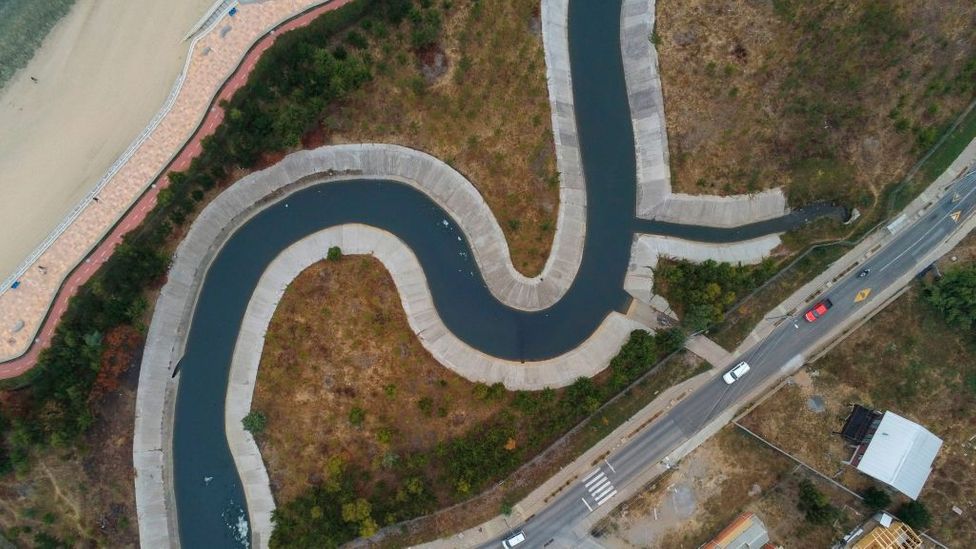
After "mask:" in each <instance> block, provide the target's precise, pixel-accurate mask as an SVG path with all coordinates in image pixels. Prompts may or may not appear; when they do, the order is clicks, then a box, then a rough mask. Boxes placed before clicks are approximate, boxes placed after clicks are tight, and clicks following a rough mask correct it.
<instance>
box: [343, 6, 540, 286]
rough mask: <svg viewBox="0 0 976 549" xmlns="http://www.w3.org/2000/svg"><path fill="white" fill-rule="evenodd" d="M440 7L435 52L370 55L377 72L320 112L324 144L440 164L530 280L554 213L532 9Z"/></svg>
mask: <svg viewBox="0 0 976 549" xmlns="http://www.w3.org/2000/svg"><path fill="white" fill-rule="evenodd" d="M444 6H449V7H446V8H444V9H443V10H442V13H443V14H444V23H443V25H444V33H443V37H442V39H441V41H440V47H439V48H437V49H433V50H431V51H425V52H421V53H420V54H419V55H415V54H414V53H411V52H410V46H409V44H408V40H409V37H399V38H394V40H393V41H392V42H393V44H397V46H396V47H393V48H391V49H390V51H388V52H382V51H377V52H373V55H374V57H375V58H376V59H381V60H383V61H381V62H380V63H378V65H377V70H376V73H377V74H376V75H375V78H374V80H373V82H372V83H371V84H370V85H368V86H365V87H364V88H363V89H362V90H359V91H357V92H356V93H355V94H354V95H353V97H352V98H351V99H348V100H346V101H345V102H343V104H342V105H341V106H340V107H338V108H336V109H335V110H333V111H332V112H330V113H329V114H328V116H327V118H326V126H327V127H329V128H330V129H333V128H337V129H336V130H335V131H334V133H333V134H332V135H329V136H327V138H328V142H332V143H350V142H353V143H355V142H384V143H397V144H401V145H406V146H409V147H413V148H417V149H420V150H423V151H425V152H428V153H430V154H432V155H434V156H436V157H437V158H439V159H441V160H443V161H445V162H447V163H448V164H450V165H451V166H453V167H454V168H455V169H457V170H458V171H460V172H461V173H463V174H464V175H465V176H466V177H468V179H469V180H470V181H471V182H472V183H474V185H475V186H476V187H477V188H478V190H479V191H481V193H482V194H483V195H484V196H485V199H486V200H487V202H488V205H489V206H490V207H491V210H492V212H493V213H494V214H495V216H496V217H497V219H498V222H499V224H500V225H501V228H502V230H503V231H504V233H505V236H506V238H507V239H508V245H509V248H511V251H512V259H513V261H514V264H515V268H516V269H518V270H519V271H522V272H523V273H524V274H526V275H530V276H531V275H535V274H538V272H539V271H540V270H541V269H542V266H543V265H544V264H545V261H546V259H547V258H548V256H549V248H550V246H551V244H552V237H553V234H554V231H555V221H556V214H557V210H558V206H559V192H558V191H559V177H558V173H557V171H556V163H555V153H554V148H553V139H552V126H551V120H550V110H549V94H548V89H547V87H546V65H545V57H544V52H543V48H542V34H541V30H540V29H541V24H540V20H539V2H538V0H502V1H495V2H491V3H490V4H486V3H481V2H444ZM392 52H397V53H392ZM420 60H422V61H420Z"/></svg>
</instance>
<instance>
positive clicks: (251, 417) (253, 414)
mask: <svg viewBox="0 0 976 549" xmlns="http://www.w3.org/2000/svg"><path fill="white" fill-rule="evenodd" d="M241 423H243V424H244V430H245V431H248V432H250V433H251V434H252V435H258V434H261V433H263V432H264V429H265V428H266V427H267V426H268V418H267V416H265V415H264V412H261V411H259V410H251V411H250V412H249V413H248V414H247V415H246V416H244V419H242V420H241Z"/></svg>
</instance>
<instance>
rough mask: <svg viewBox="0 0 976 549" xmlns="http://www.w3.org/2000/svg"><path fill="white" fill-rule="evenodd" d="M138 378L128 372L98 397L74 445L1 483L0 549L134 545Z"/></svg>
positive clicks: (10, 398) (10, 405) (9, 400)
mask: <svg viewBox="0 0 976 549" xmlns="http://www.w3.org/2000/svg"><path fill="white" fill-rule="evenodd" d="M130 363H131V362H130ZM127 365H128V364H127ZM138 378H139V372H138V368H131V369H129V371H127V372H125V373H124V374H123V375H122V378H121V379H120V381H121V384H120V386H118V387H115V388H114V389H112V390H110V391H109V392H107V393H106V394H105V395H104V396H103V397H101V399H100V402H99V403H98V405H97V406H96V407H95V412H96V415H97V419H96V421H95V424H94V425H93V427H92V429H91V430H90V431H89V432H88V433H87V434H86V435H85V436H84V437H83V439H82V440H81V441H80V442H79V443H77V444H72V445H71V446H66V447H63V448H52V449H49V450H47V451H46V452H44V453H43V454H36V455H34V456H32V458H31V459H32V466H31V468H30V470H29V471H27V472H26V473H21V474H17V475H6V476H4V477H2V478H0V528H2V529H3V531H2V534H0V536H2V537H0V545H2V539H3V538H6V539H8V540H10V541H12V542H15V543H17V544H18V545H21V546H25V547H30V546H48V545H43V544H44V543H45V542H49V541H51V540H54V539H56V540H60V541H61V542H64V543H67V544H68V545H69V546H78V547H88V546H91V547H96V546H102V547H120V548H121V547H136V546H137V545H138V524H137V522H136V509H135V487H134V484H133V478H134V475H135V472H134V470H133V468H132V428H133V423H132V418H133V417H134V415H135V400H136V386H137V383H138ZM5 397H6V398H5V399H4V401H3V407H4V409H5V410H11V409H15V408H16V406H17V404H16V402H15V401H16V399H17V398H18V395H17V394H16V393H7V394H6V395H5ZM38 536H40V537H38Z"/></svg>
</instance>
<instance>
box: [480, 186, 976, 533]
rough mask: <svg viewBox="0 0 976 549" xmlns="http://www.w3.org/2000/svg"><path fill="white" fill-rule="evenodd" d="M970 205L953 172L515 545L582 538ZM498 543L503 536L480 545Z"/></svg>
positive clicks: (537, 518) (973, 201)
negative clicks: (624, 495)
mask: <svg viewBox="0 0 976 549" xmlns="http://www.w3.org/2000/svg"><path fill="white" fill-rule="evenodd" d="M955 195H958V199H957V200H954V198H955ZM974 209H976V170H973V171H970V172H969V173H968V174H966V175H965V176H963V177H962V178H960V179H958V180H956V182H954V183H953V188H952V189H950V191H949V192H947V193H946V194H945V196H944V197H943V198H942V199H941V200H940V201H939V202H938V203H937V204H935V205H933V206H932V207H931V208H930V209H929V211H928V212H926V213H925V215H924V216H923V217H922V218H920V219H918V220H917V221H916V222H915V223H913V224H910V220H906V221H905V222H903V223H901V224H900V226H899V227H898V228H893V232H894V238H893V239H892V240H890V241H889V242H888V244H887V245H885V246H884V247H883V248H882V249H881V250H879V251H877V252H876V253H875V254H874V255H873V256H872V257H870V258H869V259H868V260H867V261H865V262H864V264H863V265H860V266H858V267H857V268H855V269H852V270H851V272H850V273H848V274H847V275H846V276H845V277H844V278H842V279H841V280H839V281H837V282H836V283H835V284H834V285H833V286H832V287H831V288H830V289H829V290H827V291H826V292H824V293H823V294H822V298H829V299H830V300H831V301H832V302H833V307H832V308H831V309H830V310H829V311H828V312H827V313H826V314H825V315H824V316H823V317H822V318H821V319H819V320H818V321H816V322H814V323H809V322H807V321H806V320H804V319H803V313H805V312H806V310H802V311H799V312H798V313H797V316H796V317H792V318H784V319H783V321H782V322H781V323H780V324H779V326H778V327H777V328H775V329H774V330H773V331H772V332H771V333H770V334H769V336H767V337H766V338H765V339H764V340H763V341H762V342H760V343H758V344H757V345H755V346H754V347H752V348H751V349H749V350H748V351H747V352H746V353H744V354H743V355H742V356H739V357H736V359H735V360H734V361H733V364H737V363H738V362H739V361H742V360H745V361H746V362H748V363H749V365H750V366H751V367H752V370H751V371H750V372H749V373H748V374H746V375H745V376H744V377H742V378H741V379H740V380H739V381H737V382H736V383H735V384H733V385H726V384H725V382H724V381H723V380H722V378H721V376H715V377H714V378H713V379H712V380H711V381H709V382H708V383H707V384H706V385H705V386H703V387H701V388H700V389H699V390H698V391H696V392H695V393H693V394H691V395H689V396H687V397H685V399H684V400H682V401H681V402H679V403H678V404H676V405H675V406H674V408H672V409H671V410H670V411H669V412H668V413H667V414H665V415H663V416H662V417H661V418H659V419H658V420H657V421H656V422H655V423H654V424H652V425H651V426H650V427H649V428H647V429H645V430H644V431H643V432H641V433H640V434H638V435H637V436H635V437H634V438H633V439H631V440H630V441H628V442H627V443H626V444H625V445H624V446H622V447H620V448H619V449H618V450H616V451H614V452H613V453H611V455H609V456H607V459H606V461H605V462H604V463H602V464H601V465H600V466H599V467H597V468H594V470H593V471H592V472H591V473H589V474H587V475H584V476H583V477H582V478H581V479H580V480H578V481H576V482H575V483H574V485H573V486H572V487H571V488H568V489H566V490H565V491H564V492H563V493H562V494H561V495H560V496H559V497H558V498H557V499H555V500H553V502H552V503H551V504H550V505H549V506H548V507H547V508H546V509H545V510H543V511H541V512H539V513H537V514H536V515H534V516H532V517H531V518H530V520H529V522H527V523H526V524H522V525H515V524H513V525H512V527H513V530H519V529H522V530H524V532H525V535H526V541H525V543H523V544H521V545H520V546H519V547H525V548H535V547H549V548H556V547H578V546H580V543H581V541H582V539H583V537H585V536H586V534H587V532H585V531H583V532H580V531H577V530H578V528H577V526H578V525H579V524H580V522H581V521H582V520H583V519H584V518H585V517H586V516H587V515H588V514H589V513H591V512H592V510H594V509H596V508H597V507H598V506H599V505H611V506H612V505H615V504H618V503H620V500H619V498H618V497H617V495H616V492H617V489H618V488H620V487H621V486H624V485H626V484H628V483H629V482H630V481H631V480H633V479H634V478H636V477H637V476H638V475H639V474H640V473H641V472H642V471H643V470H645V468H647V467H649V466H652V465H654V464H655V463H657V462H659V461H661V460H662V459H663V458H664V457H665V456H667V455H668V454H669V453H671V452H672V451H673V450H674V449H676V448H677V447H678V446H679V445H681V444H682V443H684V442H685V441H687V440H688V439H689V438H691V437H692V436H694V435H695V433H697V432H698V431H699V430H701V429H702V428H704V427H705V426H706V425H707V424H708V423H709V422H710V421H711V420H713V419H714V418H715V417H716V416H718V415H719V414H721V413H722V412H724V411H726V410H728V409H729V408H730V407H733V406H736V405H741V404H744V403H745V400H746V399H747V397H748V395H749V393H750V392H751V391H752V390H753V389H755V388H756V387H757V386H759V385H760V384H762V383H763V382H764V381H766V380H768V379H769V378H771V377H774V376H780V375H782V372H784V371H785V370H787V369H788V368H786V366H787V365H788V364H789V363H790V362H791V361H793V360H794V359H796V360H800V359H802V356H803V355H804V354H805V353H808V352H810V351H811V350H812V349H811V347H812V346H813V345H814V344H815V343H816V342H817V341H818V340H819V339H821V338H823V337H824V336H826V335H827V332H828V331H829V330H830V328H831V327H832V326H833V325H835V324H836V323H837V322H839V321H840V320H842V319H844V318H846V317H849V316H851V315H853V314H855V312H857V310H858V309H859V308H863V307H865V306H869V305H871V304H872V300H873V299H874V297H875V296H877V295H878V294H879V293H880V292H881V291H882V290H884V289H885V288H888V287H889V286H891V285H893V284H895V283H896V282H897V280H898V279H899V278H900V277H902V276H903V275H905V274H907V273H909V272H912V271H916V272H917V271H920V270H922V269H924V268H925V267H927V265H919V262H920V260H921V259H922V258H923V257H924V256H925V255H926V254H927V253H929V252H931V251H932V250H933V249H934V248H936V247H937V246H938V245H939V244H940V243H942V242H943V241H944V240H945V239H946V238H947V237H948V236H949V235H950V234H951V233H952V232H953V231H954V230H955V229H956V227H958V226H959V223H960V222H961V221H962V220H964V219H966V218H968V217H969V216H971V215H972V214H973V212H974ZM957 211H958V212H960V213H959V216H958V220H956V219H953V217H952V214H953V213H954V212H957ZM890 226H891V225H889V227H890ZM885 230H887V229H885ZM864 269H870V273H869V274H868V275H867V276H865V277H862V278H858V277H857V275H858V273H860V272H861V271H862V270H864ZM864 289H870V293H869V294H868V296H867V298H866V299H864V300H862V301H860V302H855V298H856V296H857V294H858V293H859V292H861V291H862V290H864ZM818 301H819V300H818ZM814 303H816V301H814ZM812 305H813V303H812V304H811V306H812ZM499 546H501V538H498V539H496V540H493V541H492V542H490V543H488V544H485V545H483V547H499Z"/></svg>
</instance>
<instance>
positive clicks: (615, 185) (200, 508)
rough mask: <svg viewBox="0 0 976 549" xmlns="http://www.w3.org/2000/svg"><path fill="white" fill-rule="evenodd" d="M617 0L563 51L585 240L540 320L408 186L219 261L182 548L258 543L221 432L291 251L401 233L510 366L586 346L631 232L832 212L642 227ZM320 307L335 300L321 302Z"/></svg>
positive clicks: (625, 298) (191, 366) (469, 323)
mask: <svg viewBox="0 0 976 549" xmlns="http://www.w3.org/2000/svg"><path fill="white" fill-rule="evenodd" d="M620 9H621V0H601V1H599V2H597V1H592V0H571V1H570V17H569V37H570V39H569V54H570V64H571V68H572V75H573V78H572V82H573V95H574V100H575V101H574V103H575V115H576V126H577V132H578V139H579V144H580V152H581V157H582V167H583V173H584V175H585V180H586V190H585V197H586V210H585V212H586V233H585V239H584V246H583V253H582V260H581V262H580V265H579V269H578V271H577V273H576V276H575V279H573V281H572V284H571V285H570V286H569V289H568V290H567V291H566V293H565V294H564V295H563V296H562V298H561V299H559V300H558V301H557V302H556V303H555V304H554V305H552V306H551V307H548V308H546V309H542V310H538V311H528V310H521V309H516V308H513V307H510V306H508V305H506V304H503V303H501V302H500V301H499V300H498V299H496V297H495V295H493V293H492V291H491V289H490V288H489V286H488V284H486V281H485V277H484V276H483V273H482V270H481V269H480V268H479V265H478V263H477V262H476V261H475V259H474V251H473V250H472V246H471V244H470V243H469V241H468V238H467V237H466V235H465V233H464V231H463V230H461V228H460V227H459V226H458V224H457V223H456V222H455V220H454V219H453V218H452V216H451V215H449V213H448V212H446V211H444V209H442V208H441V206H439V205H438V204H437V203H436V202H434V201H433V200H431V199H430V198H429V197H428V196H427V195H425V194H424V193H422V192H419V191H418V190H416V189H414V188H412V187H410V186H408V185H405V184H403V183H402V182H398V181H394V180H384V179H358V180H346V181H329V182H322V183H319V184H314V185H311V186H306V187H304V188H302V189H300V190H296V191H294V192H293V193H292V194H289V195H287V196H286V197H285V198H283V199H280V200H278V201H277V202H275V203H273V204H271V205H269V206H268V207H267V208H266V209H264V210H262V211H260V212H259V213H257V214H256V215H254V217H252V218H251V219H250V220H248V221H247V222H246V223H244V224H243V225H242V226H241V227H240V228H239V229H237V230H236V232H234V234H233V235H232V236H230V238H229V239H228V240H227V241H226V242H225V243H224V244H223V246H222V247H221V248H220V250H219V251H218V252H217V253H216V255H215V257H214V259H213V261H212V263H211V264H210V266H209V269H208V270H207V271H206V274H205V278H204V281H203V284H202V287H201V290H200V292H199V295H198V298H197V301H196V308H195V310H194V312H193V313H192V323H191V326H190V329H189V332H188V334H187V343H186V349H185V354H184V356H183V358H182V360H181V361H180V372H179V390H178V393H177V397H176V403H175V421H174V427H173V453H172V460H173V485H174V489H175V503H176V508H177V510H178V525H179V538H180V542H181V544H182V545H183V546H184V547H208V548H216V547H239V546H241V545H246V544H248V543H249V542H250V538H249V531H248V529H247V522H246V517H247V512H246V505H247V504H246V502H245V498H244V493H243V490H242V487H241V480H240V478H239V475H238V472H237V469H236V468H235V464H234V460H233V458H232V456H231V454H230V451H229V449H228V443H227V435H226V433H225V431H224V409H225V395H226V390H227V386H228V376H229V368H230V364H231V360H232V357H233V354H234V348H235V344H236V342H237V338H238V332H239V331H240V328H241V321H242V317H243V315H244V312H245V309H246V308H247V306H248V302H249V300H250V298H251V296H252V293H253V292H254V289H255V287H256V285H257V284H258V280H259V279H260V277H261V276H262V273H263V272H264V271H265V269H266V268H267V267H268V265H269V264H270V263H271V262H272V261H273V260H274V259H275V257H277V256H278V254H279V253H280V252H281V251H282V250H283V249H285V248H287V247H288V246H289V245H291V244H292V243H294V242H296V241H299V240H301V239H302V238H304V237H306V236H307V235H309V234H311V233H314V232H317V231H320V230H323V229H326V228H328V227H333V226H338V225H343V224H348V223H359V224H365V225H369V226H372V227H376V228H379V229H382V230H384V231H387V232H389V233H392V234H393V235H396V237H398V238H399V239H400V240H401V241H402V242H404V243H405V244H406V245H407V246H408V247H409V248H410V249H411V250H412V251H413V253H414V254H415V255H416V257H417V259H418V261H419V263H420V265H421V266H422V268H423V274H424V276H425V277H426V280H427V286H428V287H429V289H430V292H431V295H432V297H433V301H434V304H435V307H436V312H437V314H438V315H439V316H440V318H441V319H442V320H443V322H444V324H445V325H446V326H447V328H448V329H449V330H450V331H451V332H453V334H454V335H456V336H457V337H458V338H459V339H460V340H462V341H463V342H464V343H466V344H468V345H470V346H471V347H473V348H475V349H478V350H480V351H482V352H484V353H486V354H489V355H492V356H495V357H499V358H504V359H508V360H513V361H536V360H541V359H546V358H551V357H554V356H558V355H560V354H563V353H566V352H567V351H569V350H571V349H573V348H575V347H576V346H578V345H580V344H581V342H583V341H584V340H586V338H588V337H589V336H590V335H591V334H593V333H594V331H595V330H596V329H597V327H598V326H599V325H600V324H601V323H602V322H603V321H604V319H605V318H606V317H607V316H608V315H609V314H611V313H613V312H614V311H617V312H623V311H625V310H626V308H627V306H628V304H629V302H630V299H631V298H630V296H629V295H628V294H627V293H626V292H625V291H624V289H623V281H624V277H625V275H626V272H627V269H628V261H629V259H630V251H631V245H632V242H633V237H634V234H635V233H638V232H642V233H647V232H653V233H656V234H663V235H669V236H675V237H680V238H689V239H695V240H703V241H708V242H728V241H735V240H742V239H746V238H753V237H755V236H758V235H762V234H768V233H770V232H782V231H784V230H787V229H789V228H791V227H793V226H796V225H797V224H800V223H803V222H805V221H806V220H807V219H808V218H809V217H810V216H811V215H821V214H823V213H824V211H821V210H814V211H812V212H807V213H805V214H792V215H791V216H789V217H784V218H780V219H775V220H770V221H766V222H762V223H758V224H753V225H749V226H745V227H741V228H732V229H718V228H708V227H696V226H686V225H678V224H671V223H661V222H651V221H645V220H639V219H637V218H636V217H635V211H636V186H637V182H636V175H635V171H636V167H635V156H634V150H635V149H634V147H635V145H634V135H633V129H632V123H631V113H630V108H629V105H628V97H627V88H626V83H625V78H624V69H623V66H622V58H621V49H620V48H621V46H620ZM323 299H329V296H324V297H323Z"/></svg>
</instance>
